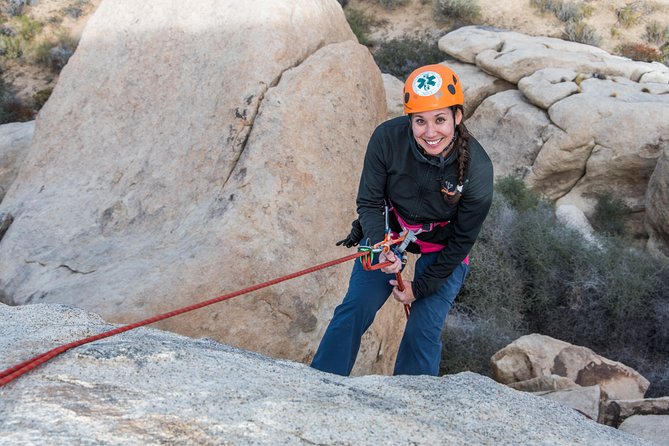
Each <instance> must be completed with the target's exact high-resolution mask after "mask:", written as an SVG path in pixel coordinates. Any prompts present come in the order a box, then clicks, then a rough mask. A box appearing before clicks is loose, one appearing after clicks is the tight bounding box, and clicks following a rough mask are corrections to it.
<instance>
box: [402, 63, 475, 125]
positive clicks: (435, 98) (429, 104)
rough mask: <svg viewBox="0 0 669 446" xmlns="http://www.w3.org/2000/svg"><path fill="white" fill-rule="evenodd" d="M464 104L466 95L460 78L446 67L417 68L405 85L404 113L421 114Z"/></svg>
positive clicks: (438, 65) (435, 65)
mask: <svg viewBox="0 0 669 446" xmlns="http://www.w3.org/2000/svg"><path fill="white" fill-rule="evenodd" d="M464 104H465V94H464V92H463V91H462V84H460V78H458V75H457V74H455V72H454V71H453V70H451V69H450V68H448V67H446V66H444V65H440V64H434V65H425V66H423V67H420V68H417V69H415V70H414V71H413V72H412V73H411V74H410V75H409V77H408V78H407V80H406V82H405V83H404V113H407V114H409V113H419V112H424V111H430V110H437V109H440V108H446V107H451V106H453V105H464Z"/></svg>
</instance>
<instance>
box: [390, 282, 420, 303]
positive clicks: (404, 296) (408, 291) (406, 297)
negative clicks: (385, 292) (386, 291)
mask: <svg viewBox="0 0 669 446" xmlns="http://www.w3.org/2000/svg"><path fill="white" fill-rule="evenodd" d="M390 284H391V285H392V286H393V297H394V298H395V300H396V301H398V302H400V303H403V304H404V305H408V304H410V303H411V302H414V301H415V300H416V298H415V297H414V295H413V289H412V288H411V282H404V291H400V290H399V288H397V280H391V281H390Z"/></svg>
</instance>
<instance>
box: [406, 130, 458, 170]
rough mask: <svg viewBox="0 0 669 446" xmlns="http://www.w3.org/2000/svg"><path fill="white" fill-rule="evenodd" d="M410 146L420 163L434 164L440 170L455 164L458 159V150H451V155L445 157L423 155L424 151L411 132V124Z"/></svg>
mask: <svg viewBox="0 0 669 446" xmlns="http://www.w3.org/2000/svg"><path fill="white" fill-rule="evenodd" d="M409 145H410V146H411V153H413V154H414V156H415V157H416V159H417V160H418V161H420V162H423V163H428V164H432V165H433V166H437V167H439V168H444V167H446V166H448V165H450V164H453V163H454V162H455V161H456V160H457V159H458V150H457V149H456V150H451V153H449V154H448V155H447V156H445V157H443V156H431V155H425V154H424V153H423V149H422V148H421V147H420V146H419V145H418V142H416V138H414V136H413V132H412V131H411V124H409Z"/></svg>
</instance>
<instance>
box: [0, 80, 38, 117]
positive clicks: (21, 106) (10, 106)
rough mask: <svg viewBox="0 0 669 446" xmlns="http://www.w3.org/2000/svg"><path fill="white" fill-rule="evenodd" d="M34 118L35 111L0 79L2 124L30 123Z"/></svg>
mask: <svg viewBox="0 0 669 446" xmlns="http://www.w3.org/2000/svg"><path fill="white" fill-rule="evenodd" d="M34 117H35V113H34V111H33V109H32V108H31V107H30V106H28V105H27V104H25V103H24V102H23V101H21V100H20V99H19V98H18V97H17V96H16V93H15V92H14V91H13V90H12V89H11V88H10V87H9V86H8V85H7V84H6V83H5V82H4V80H2V79H1V78H0V124H7V123H8V122H23V121H30V120H31V119H33V118H34Z"/></svg>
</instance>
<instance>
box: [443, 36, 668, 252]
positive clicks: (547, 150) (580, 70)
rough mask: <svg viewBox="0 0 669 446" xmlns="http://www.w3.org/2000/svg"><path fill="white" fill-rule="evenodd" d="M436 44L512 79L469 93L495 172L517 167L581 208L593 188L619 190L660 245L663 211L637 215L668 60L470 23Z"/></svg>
mask: <svg viewBox="0 0 669 446" xmlns="http://www.w3.org/2000/svg"><path fill="white" fill-rule="evenodd" d="M439 48H440V49H442V50H443V51H444V52H446V53H447V54H448V55H449V56H450V57H454V58H456V59H457V60H459V61H461V62H463V63H467V64H470V65H472V66H476V68H477V69H478V70H481V71H483V72H485V73H487V74H488V75H489V76H491V77H493V78H495V79H497V80H499V81H504V82H507V83H509V84H511V85H515V86H516V88H517V90H516V89H513V90H509V91H504V92H502V93H499V92H491V93H490V94H489V95H488V96H487V97H486V98H483V99H480V98H477V99H476V103H480V105H478V106H477V108H476V110H471V111H470V112H471V117H470V118H469V120H468V124H469V127H470V129H471V130H472V133H473V134H474V135H475V136H476V137H477V138H478V139H479V140H480V141H481V143H482V144H483V146H484V147H486V149H487V150H488V151H489V153H490V154H491V158H492V160H493V163H494V164H495V175H496V176H497V177H500V176H506V175H509V174H519V175H521V177H523V178H524V180H525V182H526V184H528V185H529V186H530V187H532V188H533V189H535V190H538V191H540V192H542V193H543V194H544V195H545V196H547V197H548V198H550V199H552V200H554V201H557V202H558V204H559V205H574V206H577V207H579V208H580V209H581V210H582V211H583V212H584V213H585V214H586V216H591V215H592V212H593V210H594V207H595V205H596V202H597V197H598V196H601V195H607V194H610V195H612V196H614V197H616V198H621V199H622V200H624V201H625V203H626V204H627V205H628V206H629V208H630V209H631V212H630V214H629V216H628V223H630V228H631V229H632V231H633V232H634V233H635V234H636V235H637V236H645V235H647V234H646V229H645V228H644V225H643V221H644V218H652V219H653V220H652V222H651V223H650V226H651V230H652V231H653V234H652V235H651V237H652V239H651V240H650V241H649V246H652V247H653V249H654V250H655V251H666V250H667V249H669V248H666V246H668V245H667V244H666V243H667V242H666V239H665V238H664V237H663V236H658V235H659V234H661V233H662V232H661V231H660V232H659V233H658V232H657V230H656V229H654V228H655V227H656V226H658V225H659V227H662V228H665V227H667V226H668V225H669V221H668V220H667V218H666V216H661V217H660V221H659V222H658V221H657V217H658V215H657V214H658V213H657V212H655V214H654V216H652V217H646V215H645V211H646V208H647V206H648V203H647V200H646V195H647V191H648V189H649V180H650V177H651V174H652V173H653V171H654V169H655V167H656V165H657V163H658V159H659V157H660V154H661V153H662V152H663V151H664V150H666V149H667V148H669V138H667V135H669V119H667V118H666V115H667V110H668V109H669V67H667V66H666V65H663V64H661V63H657V62H654V63H647V62H638V61H633V60H630V59H627V58H623V57H618V56H613V55H611V54H609V53H607V52H606V51H604V50H602V49H599V48H596V47H593V46H589V45H583V44H579V43H575V42H567V41H563V40H560V39H555V38H548V37H533V36H527V35H523V34H520V33H516V32H508V31H501V30H494V29H491V28H483V27H472V26H467V27H462V28H459V29H457V30H455V31H453V32H450V33H448V34H446V35H445V36H443V37H442V38H441V39H440V40H439ZM463 84H465V85H466V79H463ZM656 181H657V180H656ZM558 200H559V201H558ZM660 203H662V202H661V201H660ZM653 212H654V211H653ZM648 225H649V222H646V227H648ZM660 241H661V243H660Z"/></svg>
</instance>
